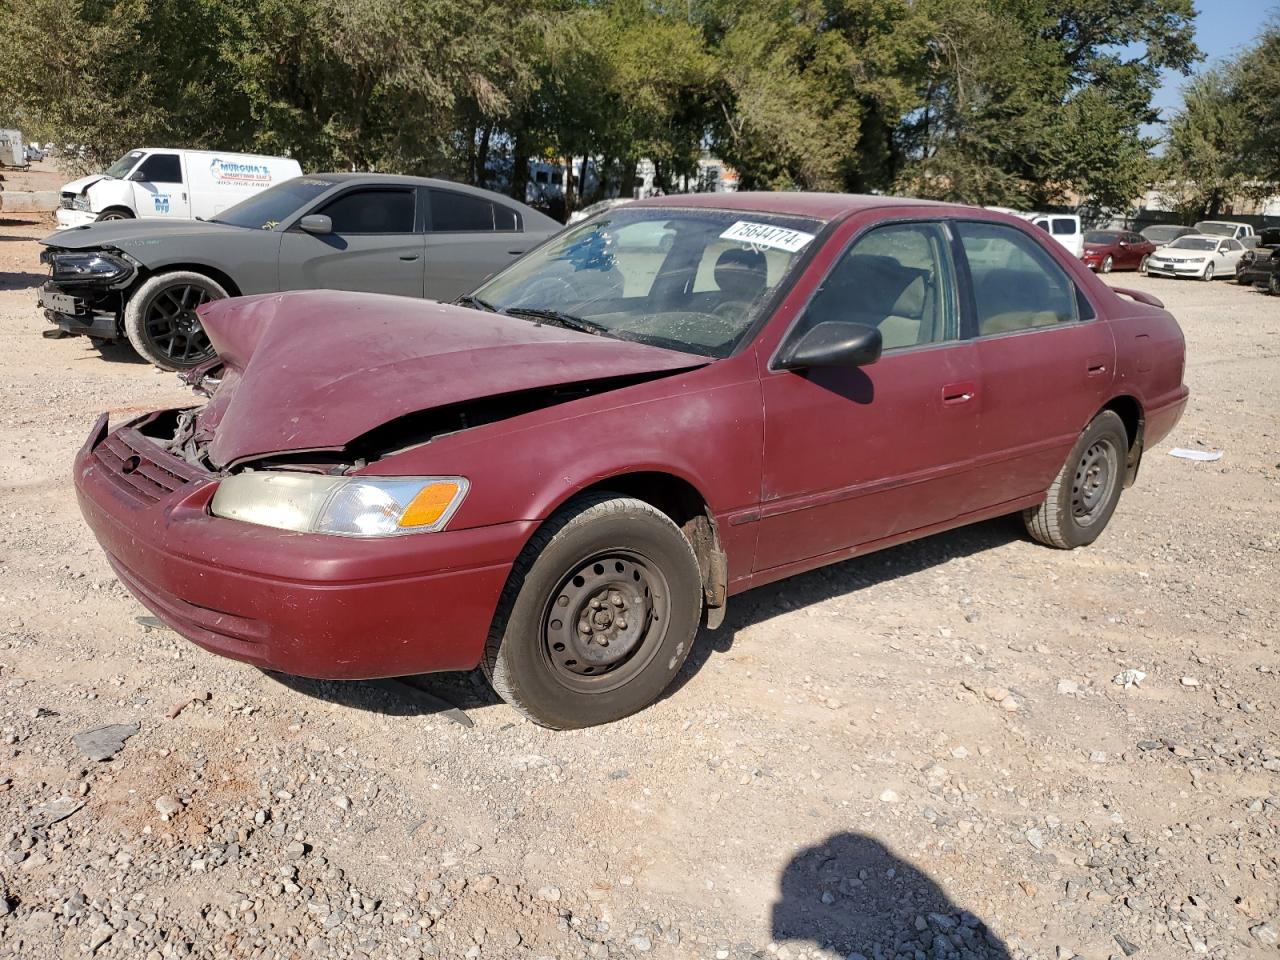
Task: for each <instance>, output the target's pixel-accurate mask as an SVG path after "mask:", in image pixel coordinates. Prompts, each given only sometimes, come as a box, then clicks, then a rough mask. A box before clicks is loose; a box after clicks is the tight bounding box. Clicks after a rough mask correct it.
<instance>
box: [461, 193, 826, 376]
mask: <svg viewBox="0 0 1280 960" xmlns="http://www.w3.org/2000/svg"><path fill="white" fill-rule="evenodd" d="M820 226H821V224H820V223H818V222H817V221H814V220H802V219H797V218H792V217H774V216H767V215H764V214H757V213H744V212H730V211H722V210H677V209H673V208H655V207H651V208H647V209H646V208H634V207H630V208H628V207H623V208H619V209H617V210H615V211H612V212H610V213H607V214H604V215H603V216H600V217H597V218H596V219H594V220H591V221H588V222H586V223H583V224H582V225H581V226H577V227H571V228H570V229H568V230H566V231H565V232H564V233H563V234H561V235H560V236H559V237H556V238H555V239H553V240H552V241H550V242H549V243H546V244H544V245H543V246H542V247H540V248H538V249H537V250H535V251H534V252H533V253H531V254H529V255H528V256H527V257H524V258H523V259H521V260H518V261H516V263H514V264H512V265H511V266H510V267H509V268H508V269H507V270H505V271H504V272H503V273H501V274H499V275H498V276H497V277H495V278H494V279H492V280H490V281H489V282H488V283H486V284H485V285H484V286H482V287H480V289H478V290H476V291H475V296H474V298H473V300H472V301H471V302H472V303H473V304H475V305H480V306H486V307H490V308H492V309H496V310H499V311H502V312H504V313H512V314H514V315H516V316H520V315H521V313H522V312H524V311H529V312H530V314H532V313H534V312H537V313H541V314H543V316H541V317H534V319H537V320H546V321H549V322H556V320H557V318H556V317H554V316H550V314H559V315H561V317H560V318H559V319H561V320H562V321H563V322H564V323H565V325H566V326H568V325H571V323H572V322H575V321H576V322H577V323H578V324H579V325H581V326H588V327H590V328H592V329H594V330H597V331H598V332H600V333H602V334H604V335H607V336H612V337H617V338H619V339H623V340H638V341H641V342H643V343H652V344H655V345H657V346H663V347H668V348H670V349H674V350H683V351H686V352H689V353H697V354H701V355H702V356H707V357H725V356H728V355H729V354H730V353H732V352H733V350H734V348H735V347H736V346H737V345H738V343H739V341H740V340H741V339H742V337H743V335H744V334H745V333H746V332H747V330H748V328H749V327H750V326H751V322H752V320H753V319H755V316H756V315H757V313H758V312H759V310H760V308H761V306H762V304H763V303H764V301H765V300H766V299H768V296H769V293H770V292H771V291H772V290H774V289H775V288H777V286H778V284H780V283H781V282H782V281H783V279H784V278H785V277H786V276H787V275H788V273H789V272H790V271H791V269H792V267H793V265H794V264H795V262H796V261H797V260H798V258H799V256H800V253H801V251H803V250H804V249H805V248H806V247H807V246H808V245H809V244H810V243H811V242H812V241H813V239H814V235H815V234H816V233H817V231H818V229H819V227H820Z"/></svg>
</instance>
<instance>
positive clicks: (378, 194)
mask: <svg viewBox="0 0 1280 960" xmlns="http://www.w3.org/2000/svg"><path fill="white" fill-rule="evenodd" d="M413 197H414V191H413V190H408V189H401V190H397V189H386V188H378V189H373V190H353V191H351V192H350V193H344V194H343V195H342V196H340V197H338V198H337V199H336V200H334V201H333V202H332V203H328V204H325V206H324V207H323V208H322V209H320V210H318V211H316V212H317V213H322V214H324V215H325V216H326V217H328V218H329V219H330V220H332V221H333V232H334V233H338V234H343V233H348V234H349V233H413V209H414V208H413Z"/></svg>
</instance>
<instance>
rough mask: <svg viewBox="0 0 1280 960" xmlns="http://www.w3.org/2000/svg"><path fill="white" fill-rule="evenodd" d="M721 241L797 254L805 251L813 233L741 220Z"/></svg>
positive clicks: (726, 232)
mask: <svg viewBox="0 0 1280 960" xmlns="http://www.w3.org/2000/svg"><path fill="white" fill-rule="evenodd" d="M720 239H721V240H736V241H738V242H739V243H747V244H750V245H751V246H753V247H766V248H769V249H772V250H785V251H787V253H795V252H796V251H797V250H802V249H804V246H805V244H807V243H808V242H809V241H810V240H812V239H813V234H812V233H804V232H802V231H800V230H790V229H788V228H787V227H777V226H774V225H773V224H771V223H753V222H751V221H750V220H739V221H738V222H737V223H735V224H734V225H733V226H731V227H730V228H729V229H728V230H726V231H725V232H724V233H722V234H720Z"/></svg>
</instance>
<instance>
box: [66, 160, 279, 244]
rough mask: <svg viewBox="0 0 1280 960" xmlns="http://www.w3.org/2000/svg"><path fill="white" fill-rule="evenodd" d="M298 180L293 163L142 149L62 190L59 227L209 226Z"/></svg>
mask: <svg viewBox="0 0 1280 960" xmlns="http://www.w3.org/2000/svg"><path fill="white" fill-rule="evenodd" d="M301 175H302V168H301V167H300V166H298V161H297V160H287V159H285V158H283V157H263V156H258V155H257V154H252V153H215V152H212V151H206V150H173V149H167V148H159V149H157V148H155V147H144V148H142V149H140V150H130V151H129V152H128V153H126V154H125V155H124V156H123V157H121V158H120V159H119V160H117V161H116V162H115V163H113V164H112V165H111V166H109V167H108V168H107V169H106V170H104V171H103V172H102V173H96V174H93V175H91V176H88V177H81V178H80V179H79V180H73V181H71V182H70V183H68V184H66V185H64V186H63V188H62V199H61V206H60V207H59V209H58V226H59V227H62V228H66V227H78V226H81V225H83V224H86V223H93V222H95V221H97V220H132V219H135V218H142V219H147V218H160V219H171V220H189V219H191V218H193V217H194V218H196V219H200V220H209V219H211V218H213V217H214V216H216V215H217V214H219V213H221V212H222V211H223V210H226V209H227V208H228V207H233V206H235V205H236V204H237V203H239V202H240V201H241V200H245V199H247V198H249V197H251V196H253V195H254V194H255V193H258V192H259V191H261V190H263V189H265V188H266V187H270V186H274V185H275V184H277V183H281V182H283V181H285V180H292V179H293V178H294V177H298V176H301Z"/></svg>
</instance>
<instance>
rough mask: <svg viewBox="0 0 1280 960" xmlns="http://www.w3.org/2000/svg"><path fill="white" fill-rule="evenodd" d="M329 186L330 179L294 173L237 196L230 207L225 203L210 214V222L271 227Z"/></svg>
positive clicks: (330, 184)
mask: <svg viewBox="0 0 1280 960" xmlns="http://www.w3.org/2000/svg"><path fill="white" fill-rule="evenodd" d="M332 186H333V183H332V182H331V181H329V180H321V179H319V178H318V177H294V178H293V179H292V180H286V181H285V182H284V183H277V184H276V185H275V186H274V187H267V189H265V190H263V191H262V192H261V193H255V194H254V195H253V196H252V197H249V199H247V200H241V201H240V202H239V203H237V204H236V205H235V206H234V207H227V209H225V210H223V211H222V212H221V213H220V214H218V215H217V216H216V217H214V218H213V222H214V223H227V224H230V225H231V226H233V227H248V228H250V229H251V230H275V229H276V228H277V227H279V226H280V224H281V223H282V222H284V221H285V220H288V219H289V218H290V217H292V216H293V215H294V214H295V213H296V212H297V211H298V209H299V208H300V207H302V206H303V205H305V204H308V203H310V202H311V201H312V200H314V199H315V198H316V197H318V196H320V194H322V193H324V192H325V191H326V190H328V189H329V188H330V187H332Z"/></svg>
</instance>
